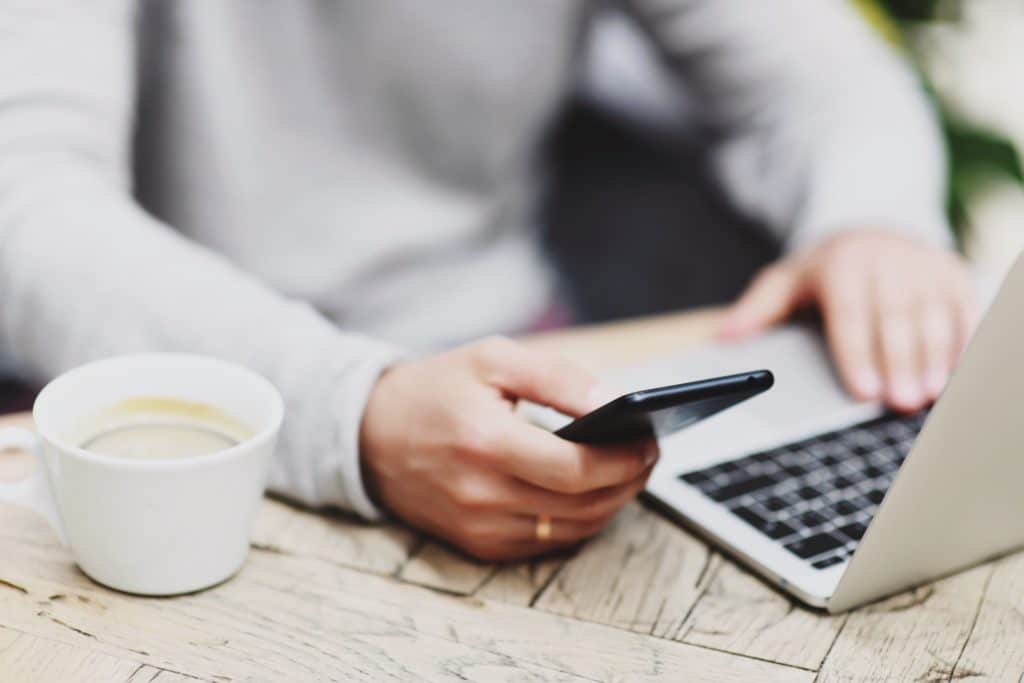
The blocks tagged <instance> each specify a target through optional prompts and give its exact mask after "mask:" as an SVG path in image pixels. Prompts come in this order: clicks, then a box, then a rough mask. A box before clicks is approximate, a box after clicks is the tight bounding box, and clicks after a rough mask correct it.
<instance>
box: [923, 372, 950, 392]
mask: <svg viewBox="0 0 1024 683" xmlns="http://www.w3.org/2000/svg"><path fill="white" fill-rule="evenodd" d="M945 386H946V372H945V371H944V370H941V369H939V368H932V369H931V370H929V371H928V373H927V374H926V375H925V378H924V389H925V392H926V393H927V394H928V396H929V398H938V396H939V394H941V393H942V390H943V388H944V387H945Z"/></svg>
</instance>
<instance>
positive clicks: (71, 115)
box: [0, 0, 974, 559]
mask: <svg viewBox="0 0 1024 683" xmlns="http://www.w3.org/2000/svg"><path fill="white" fill-rule="evenodd" d="M627 5H628V10H629V12H630V13H631V14H632V15H633V16H634V17H635V18H636V19H637V21H638V22H640V24H642V25H643V27H644V29H645V31H646V33H647V34H648V35H649V36H650V38H651V40H653V41H656V43H657V45H658V48H659V50H660V51H661V52H662V53H664V54H665V55H666V58H667V60H668V61H669V62H670V64H671V65H672V67H673V69H674V70H675V73H677V74H678V75H679V77H680V78H681V79H684V80H685V82H686V84H687V86H688V87H689V88H690V90H691V92H693V93H694V96H695V98H696V101H697V102H698V104H699V106H700V108H701V112H702V116H703V120H704V121H706V122H707V125H708V131H709V134H710V135H712V136H713V137H714V140H715V149H716V152H715V160H716V162H715V167H716V170H717V173H718V174H719V176H720V178H721V180H722V182H723V183H724V184H725V186H726V187H727V188H728V190H729V191H730V192H731V195H732V197H733V198H734V200H735V201H736V202H737V204H738V205H739V206H740V207H741V208H743V209H745V210H747V211H750V212H753V213H757V214H759V215H761V216H763V217H764V218H765V219H766V220H767V221H768V223H769V224H770V225H772V226H774V228H775V229H776V230H777V231H778V232H777V234H778V237H779V239H780V240H782V241H783V242H784V244H785V249H786V254H787V255H786V256H785V257H784V258H783V259H782V260H780V261H779V262H778V263H776V264H775V265H772V266H770V267H769V268H768V269H767V270H766V271H764V272H763V273H762V274H761V275H759V276H758V277H757V278H756V280H755V281H754V283H753V284H752V285H751V286H750V289H749V290H748V291H747V293H746V294H744V295H743V296H742V298H740V300H739V301H738V302H737V303H736V304H735V305H734V306H733V307H732V309H731V310H730V312H729V313H728V315H727V318H726V321H725V322H724V324H723V335H724V336H726V337H729V338H736V337H740V336H744V335H749V334H753V333H756V332H757V331H759V330H762V329H764V328H766V327H768V326H770V325H772V324H775V323H776V322H779V321H781V320H783V319H785V318H786V316H788V315H789V314H790V313H791V312H792V311H793V310H794V309H796V308H797V307H800V306H803V305H808V304H816V305H817V306H819V307H820V309H821V311H822V313H823V316H824V320H825V327H826V330H827V336H828V341H829V344H830V347H831V349H832V352H833V353H834V355H835V358H836V360H837V363H838V367H839V369H840V372H841V374H842V377H843V379H844V380H845V382H846V384H847V386H848V387H849V388H850V390H851V391H852V392H853V393H854V394H855V395H856V396H858V397H861V398H865V399H867V398H884V400H886V401H887V402H888V403H890V404H891V405H892V406H894V407H896V408H898V409H902V410H913V409H915V408H917V407H920V406H922V405H924V404H925V402H927V401H928V400H929V399H931V398H934V397H935V396H936V395H937V394H938V392H939V391H940V389H941V388H942V385H943V383H944V382H945V380H946V377H947V375H948V373H949V371H950V367H951V365H952V363H953V362H954V359H955V357H956V355H957V352H958V350H959V349H960V348H961V347H962V345H963V343H964V340H965V339H966V338H967V336H968V333H969V330H970V327H971V324H972V321H973V319H974V309H973V304H972V303H971V297H970V292H969V288H968V285H967V278H966V274H965V269H964V266H963V264H962V262H961V261H960V259H959V258H958V257H957V256H956V255H955V254H954V253H953V251H951V250H950V248H949V247H950V238H949V231H948V230H947V226H946V222H945V220H944V218H943V214H942V201H941V200H942V192H943V173H944V169H943V159H942V150H941V146H940V143H939V140H938V135H937V129H936V125H935V121H934V120H933V117H932V115H931V114H930V113H929V110H928V108H927V105H926V103H925V101H924V100H923V99H922V97H921V95H920V94H919V93H918V92H917V89H916V87H915V84H914V83H915V82H914V79H913V77H912V74H911V73H910V71H909V69H908V68H907V67H906V66H905V65H904V64H903V63H902V62H901V60H900V59H899V57H898V56H897V55H896V54H894V53H893V51H892V50H890V49H889V48H888V47H887V46H885V45H884V44H882V43H880V42H879V41H877V40H876V39H875V38H874V37H873V36H872V35H871V33H870V31H869V29H868V28H867V27H866V26H865V25H864V24H863V22H861V21H860V20H859V19H858V17H857V16H856V15H855V13H854V11H853V10H851V9H850V8H849V7H848V6H847V4H846V3H843V2H839V1H838V0H833V1H831V2H822V1H821V0H790V1H789V2H778V3H746V2H739V1H738V0H737V1H734V2H728V1H721V0H718V1H712V0H660V1H659V2H652V1H648V0H632V1H631V2H628V3H627ZM591 11H592V7H591V6H590V5H588V4H585V3H583V2H560V3H549V2H515V3H508V2H481V0H471V1H468V2H462V1H460V0H450V1H449V2H444V3H436V2H435V3H418V2H406V1H404V0H389V1H388V2H374V3H337V4H335V3H318V2H312V1H306V0H294V1H291V2H276V3H273V2H272V3H250V2H243V1H241V0H239V1H237V2H228V1H225V2H216V3H212V2H204V1H201V0H182V1H180V2H174V3H170V2H129V1H127V0H104V1H101V2H90V3H81V2H72V1H71V0H64V1H57V0H54V1H53V2H48V3H42V4H40V3H37V2H35V1H34V0H12V1H9V2H7V3H5V5H4V7H3V9H2V10H0V24H2V25H3V26H4V28H5V30H4V39H3V41H2V42H0V240H2V250H0V277H2V281H0V311H2V320H0V331H2V334H3V343H4V347H5V349H6V350H7V351H8V352H9V353H10V354H11V355H12V356H13V358H14V359H15V360H16V362H17V364H18V366H19V367H20V368H22V369H23V371H24V372H25V373H26V374H27V375H30V376H33V377H37V378H43V377H49V376H52V375H55V374H57V373H59V372H61V371H63V370H65V369H67V368H69V367H71V366H74V365H78V364H80V363H83V362H86V361H88V360H91V359H95V358H97V357H101V356H109V355H113V354H120V353H126V352H132V351H137V350H154V349H158V350H181V351H189V352H196V353H203V354H210V355H213V356H219V357H223V358H228V359H231V360H234V361H237V362H241V363H244V364H246V365H248V366H249V367H252V368H254V369H256V370H258V371H260V372H262V373H263V374H265V375H266V376H267V377H268V378H270V379H271V380H272V381H273V382H274V383H275V384H276V385H277V386H278V387H279V388H280V390H281V391H282V393H283V395H284V396H285V399H286V403H287V413H288V417H287V420H286V424H285V427H284V429H283V433H282V437H281V442H280V445H279V452H278V456H277V458H276V459H275V462H274V465H273V467H272V471H271V473H270V487H271V489H272V490H274V491H277V492H279V493H282V494H284V495H287V496H289V497H291V498H294V499H296V500H298V501H301V502H303V503H306V504H308V505H314V506H321V505H333V506H337V507H340V508H343V509H348V510H352V511H354V512H356V513H358V514H360V515H362V516H364V517H366V518H369V519H376V518H379V517H380V516H381V515H382V514H385V513H390V514H391V515H394V516H397V517H398V518H400V519H402V520H404V521H405V522H407V523H408V524H410V525H412V526H414V527H416V528H419V529H422V530H425V531H427V532H429V533H431V534H434V535H436V536H438V537H440V538H443V539H446V540H448V541H450V542H451V543H453V544H455V545H456V546H458V547H459V548H461V549H463V550H465V551H466V552H468V553H470V554H472V555H475V556H477V557H480V558H485V559H514V558H521V557H528V556H530V555H533V554H536V553H540V552H546V551H549V550H551V549H554V548H558V547H562V546H565V545H569V544H573V543H576V542H578V541H579V540H580V539H582V538H586V537H588V536H590V535H592V534H594V533H595V532H596V531H597V530H599V529H600V528H601V527H602V525H604V524H605V522H606V521H607V520H608V519H609V518H610V517H611V516H612V515H613V514H614V513H615V512H616V511H617V510H618V509H619V508H620V507H621V506H622V505H623V504H624V503H625V502H626V501H628V500H629V499H630V498H631V497H633V496H634V495H635V494H636V493H637V492H638V491H639V490H640V489H641V488H642V487H643V485H644V482H645V480H646V477H647V475H648V474H649V472H650V471H651V468H652V466H653V464H654V461H655V460H656V455H657V453H656V446H654V445H653V444H649V443H647V444H628V445H622V446H616V447H609V448H596V447H587V446H581V445H576V444H572V443H568V442H565V441H563V440H560V439H558V438H557V437H555V436H553V435H551V434H549V433H547V432H544V431H543V430H541V429H540V428H538V427H534V426H532V425H530V424H528V423H526V422H525V421H524V420H522V419H519V418H518V417H516V414H515V413H514V411H513V407H514V404H515V402H516V401H517V400H518V399H529V400H531V401H536V402H538V403H542V404H546V405H550V406H553V407H554V408H557V409H558V410H561V411H563V412H565V413H567V414H569V415H577V414H580V413H583V412H585V411H587V410H588V409H590V408H592V407H594V406H596V405H598V404H599V403H601V402H602V400H603V399H604V398H605V396H603V395H602V391H603V390H602V389H601V385H600V384H599V383H597V382H596V381H595V378H594V377H592V376H591V375H590V374H588V373H587V372H585V371H584V370H582V369H580V368H579V367H577V366H576V365H574V364H573V363H572V362H571V360H568V359H564V358H559V357H553V356H550V355H546V354H543V353H540V352H538V351H535V350H532V349H531V348H529V347H528V346H525V345H524V344H522V343H520V342H516V341H513V340H511V339H509V338H508V336H507V335H509V334H515V333H517V332H520V331H523V330H526V329H528V328H529V327H530V326H531V325H532V324H533V323H534V322H535V321H536V320H538V319H539V318H541V317H543V315H544V312H545V310H547V309H548V308H549V306H550V304H551V302H552V301H553V300H554V298H555V293H554V285H553V277H552V275H551V273H550V272H549V270H550V269H549V268H548V267H547V266H546V264H545V261H544V258H543V255H542V254H541V253H540V249H539V247H538V245H537V240H536V238H535V230H534V229H533V228H534V226H532V225H531V216H532V213H531V209H532V207H533V205H534V203H535V199H536V197H537V193H538V191H539V188H540V185H541V179H540V174H539V173H538V172H537V170H538V168H537V167H538V164H539V155H540V149H541V144H542V140H543V137H544V134H545V132H546V130H547V127H548V126H549V124H550V122H551V120H552V117H553V115H554V113H555V112H556V111H557V109H558V106H559V104H560V102H561V101H562V100H563V98H564V96H565V93H566V92H567V90H568V87H569V85H570V83H571V81H572V77H573V73H574V59H575V55H576V49H575V45H576V41H577V40H578V37H579V36H580V34H581V33H582V32H583V31H582V29H583V27H584V26H585V24H586V21H587V20H588V17H589V15H590V13H591ZM624 229H625V228H624ZM708 257H709V258H716V257H717V255H714V254H709V255H708ZM495 334H497V335H499V336H492V335H495ZM501 335H506V336H501ZM480 339H482V341H481V340H480ZM541 522H543V523H541Z"/></svg>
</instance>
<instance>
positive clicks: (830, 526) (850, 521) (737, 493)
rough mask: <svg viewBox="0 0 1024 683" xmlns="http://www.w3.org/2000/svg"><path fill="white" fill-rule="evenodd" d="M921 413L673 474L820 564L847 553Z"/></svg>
mask: <svg viewBox="0 0 1024 683" xmlns="http://www.w3.org/2000/svg"><path fill="white" fill-rule="evenodd" d="M926 416H927V411H920V412H917V413H913V414H910V415H893V414H889V415H884V416H882V417H879V418H877V419H874V420H870V421H868V422H862V423H860V424H856V425H853V426H852V427H845V428H843V429H838V430H836V431H833V432H828V433H826V434H819V435H818V436H814V437H812V438H809V439H805V440H803V441H799V442H796V443H791V444H787V445H785V446H781V447H779V448H775V449H772V450H769V451H763V452H760V453H754V454H753V455H749V456H746V457H743V458H740V459H738V460H730V461H728V462H723V463H720V464H718V465H714V466H713V467H708V468H706V469H703V470H697V471H694V472H687V473H686V474H683V475H680V477H679V478H680V479H682V480H683V481H685V482H686V483H688V484H690V485H691V486H694V487H696V488H697V489H698V490H700V492H701V493H703V494H704V495H705V496H707V497H708V498H710V499H711V500H713V501H715V502H716V503H719V504H721V505H724V506H725V507H727V508H728V509H729V510H730V511H731V512H732V513H733V514H734V515H736V516H737V517H739V518H740V519H742V520H743V521H744V522H746V523H747V524H749V525H750V526H752V527H754V528H755V529H757V530H758V531H760V532H761V533H763V534H765V535H767V536H768V537H769V538H771V539H773V540H775V541H777V542H779V543H780V544H782V546H783V547H785V548H786V550H788V551H789V552H791V553H792V554H794V555H796V556H797V557H799V558H800V559H802V560H806V561H808V562H810V563H811V565H812V566H814V567H815V568H816V569H825V568H826V567H831V566H832V565H834V564H838V563H840V562H843V561H844V560H846V559H847V558H849V557H850V555H852V554H853V550H854V548H856V547H857V543H858V542H859V541H860V539H861V536H863V535H864V532H865V531H866V530H867V528H868V524H869V523H870V522H871V518H872V517H874V515H875V511H876V510H877V509H878V505H879V503H881V502H882V498H883V497H884V496H885V492H886V490H888V488H889V485H890V484H891V483H892V480H893V478H894V477H895V476H896V471H897V470H898V469H899V467H900V465H901V464H902V463H903V459H904V458H905V457H906V456H907V453H908V452H909V451H910V446H911V445H912V444H913V443H914V439H915V438H916V437H917V433H918V432H919V431H921V426H922V425H923V424H924V420H925V417H926Z"/></svg>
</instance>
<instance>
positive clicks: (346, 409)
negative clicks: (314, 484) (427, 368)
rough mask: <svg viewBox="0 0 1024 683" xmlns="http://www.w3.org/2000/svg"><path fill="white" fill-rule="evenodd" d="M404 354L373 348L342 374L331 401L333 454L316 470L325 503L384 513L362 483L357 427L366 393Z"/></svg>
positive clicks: (375, 516)
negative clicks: (334, 416)
mask: <svg viewBox="0 0 1024 683" xmlns="http://www.w3.org/2000/svg"><path fill="white" fill-rule="evenodd" d="M406 355H407V354H406V353H405V352H403V351H402V350H401V349H398V348H395V347H390V346H385V347H381V348H379V349H376V350H375V351H374V352H373V353H371V354H370V355H368V356H367V357H365V358H363V359H362V360H360V362H359V363H358V364H357V365H355V366H354V367H352V368H350V369H349V370H348V371H347V372H346V373H345V381H344V382H343V383H342V385H341V386H339V387H338V388H337V393H336V394H335V400H334V401H333V402H332V405H334V406H336V407H337V411H338V419H337V421H336V423H335V424H336V425H337V432H336V434H335V439H334V444H335V453H336V457H328V458H325V459H324V461H323V462H324V465H325V469H326V470H327V471H325V472H320V473H319V476H320V477H321V481H322V483H323V489H322V490H323V493H324V496H325V502H327V503H333V504H335V505H338V506H341V507H343V508H347V509H349V510H352V511H353V512H355V513H356V514H358V515H359V516H361V517H363V518H364V519H367V520H374V521H375V520H380V519H382V518H383V517H384V514H383V512H382V511H381V510H380V508H378V507H377V506H376V505H375V504H374V503H373V501H372V500H371V499H370V496H369V495H368V494H367V492H366V487H365V486H364V485H363V472H362V461H361V458H360V453H359V428H360V425H361V424H362V420H363V412H364V410H365V409H366V403H367V401H368V400H369V398H370V392H371V391H372V390H373V387H374V386H375V385H376V383H377V380H378V378H379V377H380V375H381V373H382V372H383V371H384V370H385V369H387V368H388V367H389V366H391V365H393V364H394V363H395V362H397V361H398V360H399V359H401V358H403V357H405V356H406Z"/></svg>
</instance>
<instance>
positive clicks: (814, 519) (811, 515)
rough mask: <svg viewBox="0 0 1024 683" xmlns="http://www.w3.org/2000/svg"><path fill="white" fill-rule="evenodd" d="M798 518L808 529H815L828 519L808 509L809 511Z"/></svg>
mask: <svg viewBox="0 0 1024 683" xmlns="http://www.w3.org/2000/svg"><path fill="white" fill-rule="evenodd" d="M798 519H799V520H800V523H801V524H803V525H804V526H805V527H807V528H808V529H813V528H814V527H816V526H819V525H821V524H824V523H825V521H826V520H825V518H824V517H822V516H821V515H819V514H818V513H817V512H815V511H813V510H808V511H807V512H805V513H803V514H802V515H800V517H799V518H798Z"/></svg>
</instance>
